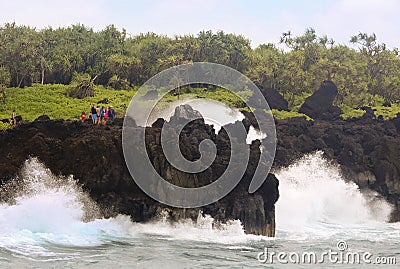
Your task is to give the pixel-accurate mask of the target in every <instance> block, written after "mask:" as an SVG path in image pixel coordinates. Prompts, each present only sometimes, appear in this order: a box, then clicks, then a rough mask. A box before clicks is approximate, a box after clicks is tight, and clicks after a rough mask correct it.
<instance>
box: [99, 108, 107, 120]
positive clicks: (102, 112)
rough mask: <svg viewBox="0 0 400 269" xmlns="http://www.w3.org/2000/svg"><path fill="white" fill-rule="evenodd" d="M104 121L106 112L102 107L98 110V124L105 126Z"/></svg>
mask: <svg viewBox="0 0 400 269" xmlns="http://www.w3.org/2000/svg"><path fill="white" fill-rule="evenodd" d="M105 120H106V110H105V109H104V106H102V107H101V109H100V123H101V124H105V123H106V122H105Z"/></svg>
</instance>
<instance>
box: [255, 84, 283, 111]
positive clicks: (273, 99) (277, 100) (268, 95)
mask: <svg viewBox="0 0 400 269" xmlns="http://www.w3.org/2000/svg"><path fill="white" fill-rule="evenodd" d="M260 91H261V93H262V95H263V96H264V98H265V100H266V101H267V103H268V105H269V107H270V109H277V110H286V111H288V110H289V108H288V102H287V101H286V100H285V98H283V96H282V95H281V94H280V93H279V92H278V91H277V90H275V89H273V88H267V89H264V88H260ZM250 100H251V104H253V105H254V107H255V108H261V109H265V107H263V106H262V105H261V104H262V102H261V100H256V99H255V97H254V96H251V97H250Z"/></svg>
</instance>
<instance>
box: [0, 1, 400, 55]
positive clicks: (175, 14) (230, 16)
mask: <svg viewBox="0 0 400 269" xmlns="http://www.w3.org/2000/svg"><path fill="white" fill-rule="evenodd" d="M0 10H1V16H0V23H1V24H4V23H6V22H14V21H15V22H16V23H17V24H24V25H29V26H34V27H37V28H44V27H47V26H52V27H58V26H69V25H71V24H76V23H83V24H85V25H87V26H90V27H93V28H94V29H96V30H99V29H102V28H104V27H105V26H107V25H109V24H114V25H116V27H118V28H119V29H121V28H125V29H126V30H127V32H128V33H130V34H131V35H135V34H138V33H141V32H155V33H159V34H166V35H168V36H173V35H176V34H195V35H196V34H197V33H198V32H199V31H201V30H209V29H211V30H213V31H217V30H223V31H225V32H229V33H235V34H242V35H244V36H245V37H247V38H249V39H250V40H251V41H252V46H253V47H255V46H257V45H258V44H261V43H268V42H274V43H275V42H277V41H278V40H279V37H280V36H281V34H282V32H285V31H287V30H291V31H292V33H293V34H295V35H299V34H302V33H304V31H305V29H306V28H308V27H312V28H314V29H316V31H317V34H318V35H320V36H322V35H328V37H332V38H333V39H334V40H335V41H336V42H337V43H342V44H347V45H348V44H349V39H350V37H351V36H352V35H354V34H357V33H358V32H367V33H376V35H377V37H378V41H379V42H384V43H386V44H387V45H388V46H389V47H398V48H400V19H399V15H400V1H398V0H315V1H312V0H298V1H296V0H274V1H269V0H266V1H262V0H242V1H239V0H220V1H218V0H186V1H185V0H148V1H144V0H143V1H129V0H121V1H119V0H86V1H84V0H65V1H56V0H0Z"/></svg>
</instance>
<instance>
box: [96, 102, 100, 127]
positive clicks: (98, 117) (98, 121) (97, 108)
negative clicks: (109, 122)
mask: <svg viewBox="0 0 400 269" xmlns="http://www.w3.org/2000/svg"><path fill="white" fill-rule="evenodd" d="M96 115H97V120H96V124H100V107H99V106H97V107H96Z"/></svg>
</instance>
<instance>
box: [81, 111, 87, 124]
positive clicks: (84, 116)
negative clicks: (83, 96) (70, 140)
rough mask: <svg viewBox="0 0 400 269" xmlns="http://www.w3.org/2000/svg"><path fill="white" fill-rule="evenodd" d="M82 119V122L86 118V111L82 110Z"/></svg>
mask: <svg viewBox="0 0 400 269" xmlns="http://www.w3.org/2000/svg"><path fill="white" fill-rule="evenodd" d="M81 120H82V122H85V120H86V113H85V112H82V114H81Z"/></svg>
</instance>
